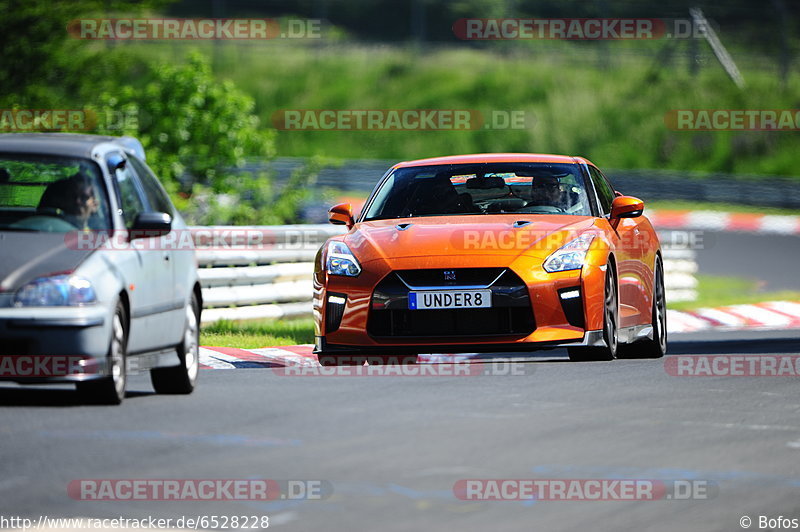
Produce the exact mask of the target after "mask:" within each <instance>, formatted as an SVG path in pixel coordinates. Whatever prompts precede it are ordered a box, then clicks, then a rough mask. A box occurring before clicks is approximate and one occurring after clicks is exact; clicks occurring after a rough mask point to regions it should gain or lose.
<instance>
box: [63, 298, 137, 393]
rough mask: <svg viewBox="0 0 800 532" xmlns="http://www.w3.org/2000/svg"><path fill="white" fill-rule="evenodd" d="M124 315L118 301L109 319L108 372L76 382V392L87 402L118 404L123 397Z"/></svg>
mask: <svg viewBox="0 0 800 532" xmlns="http://www.w3.org/2000/svg"><path fill="white" fill-rule="evenodd" d="M125 316H126V314H125V307H124V306H123V305H122V302H118V303H117V308H116V310H115V311H114V317H113V318H112V320H111V340H110V341H109V346H108V354H107V355H106V364H107V373H108V374H107V375H106V376H105V377H103V378H101V379H97V380H91V381H83V382H79V383H77V384H76V388H77V390H78V393H79V394H80V395H81V396H82V398H83V399H84V400H85V401H87V402H91V403H99V404H108V405H118V404H120V403H121V402H122V400H123V399H124V398H125V388H126V386H127V381H128V375H127V363H126V361H127V357H126V347H127V344H128V331H127V328H126V319H125Z"/></svg>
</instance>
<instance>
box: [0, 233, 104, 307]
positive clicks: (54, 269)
mask: <svg viewBox="0 0 800 532" xmlns="http://www.w3.org/2000/svg"><path fill="white" fill-rule="evenodd" d="M66 235H67V233H42V232H32V231H0V292H12V291H15V290H17V289H18V288H20V287H21V286H22V285H24V284H25V283H27V282H28V281H30V280H32V279H35V278H36V277H41V276H43V275H49V274H52V273H60V272H67V271H72V270H74V269H75V268H77V267H78V266H79V265H80V264H81V263H82V262H83V261H84V260H85V259H86V257H88V256H89V255H90V254H91V253H92V252H93V251H94V250H92V249H71V248H75V247H76V246H68V242H69V239H68V238H67V237H66Z"/></svg>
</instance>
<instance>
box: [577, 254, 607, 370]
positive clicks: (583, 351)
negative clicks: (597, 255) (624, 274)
mask: <svg viewBox="0 0 800 532" xmlns="http://www.w3.org/2000/svg"><path fill="white" fill-rule="evenodd" d="M605 285H606V286H605V289H604V296H603V340H605V344H606V345H605V346H602V347H570V348H568V349H567V352H568V353H569V359H570V360H572V361H573V362H583V361H588V360H614V359H615V358H616V357H617V349H618V347H619V340H618V323H619V299H618V297H617V283H616V274H615V272H614V265H613V263H612V262H611V261H609V262H608V268H606V283H605Z"/></svg>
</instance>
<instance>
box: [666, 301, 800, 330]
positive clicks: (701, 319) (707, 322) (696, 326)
mask: <svg viewBox="0 0 800 532" xmlns="http://www.w3.org/2000/svg"><path fill="white" fill-rule="evenodd" d="M797 328H800V303H798V302H795V301H769V302H766V303H754V304H752V305H731V306H728V307H719V308H699V309H695V310H692V311H678V310H668V311H667V330H668V331H669V332H674V333H685V332H695V331H704V330H709V329H721V330H740V329H759V330H770V329H778V330H779V329H797Z"/></svg>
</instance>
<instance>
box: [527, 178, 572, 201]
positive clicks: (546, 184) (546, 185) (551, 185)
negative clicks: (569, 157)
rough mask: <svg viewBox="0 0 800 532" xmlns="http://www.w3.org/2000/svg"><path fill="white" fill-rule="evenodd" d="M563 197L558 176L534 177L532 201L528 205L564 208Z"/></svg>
mask: <svg viewBox="0 0 800 532" xmlns="http://www.w3.org/2000/svg"><path fill="white" fill-rule="evenodd" d="M563 199H564V198H563V194H562V192H561V185H560V184H559V182H558V178H556V177H554V176H550V175H545V176H539V177H534V178H533V180H532V181H531V201H529V202H528V205H547V206H550V207H557V208H559V209H563V208H564V202H563Z"/></svg>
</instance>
